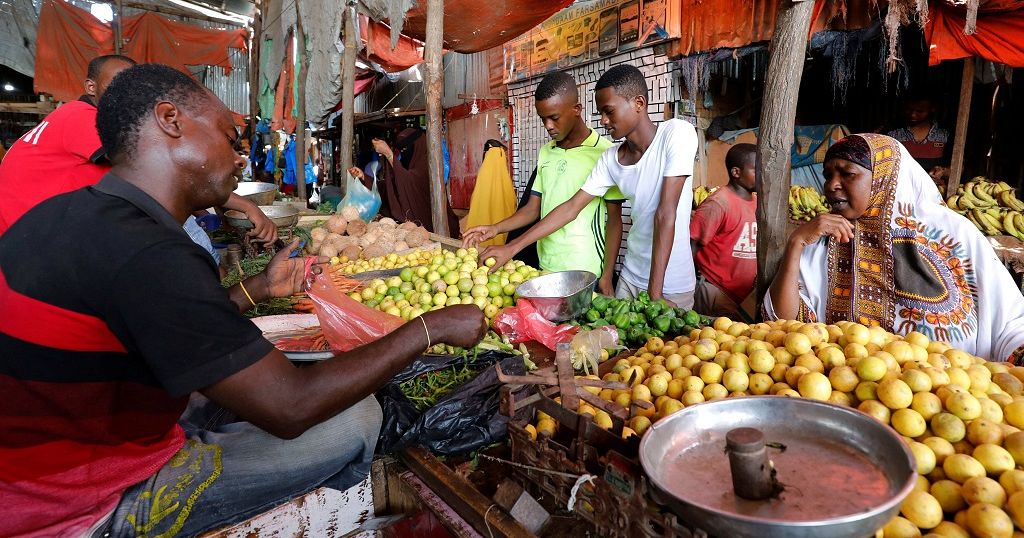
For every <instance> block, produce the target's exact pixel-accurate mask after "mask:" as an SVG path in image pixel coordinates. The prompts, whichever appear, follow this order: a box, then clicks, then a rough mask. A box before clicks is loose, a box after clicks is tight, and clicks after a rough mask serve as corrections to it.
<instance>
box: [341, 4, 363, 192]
mask: <svg viewBox="0 0 1024 538" xmlns="http://www.w3.org/2000/svg"><path fill="white" fill-rule="evenodd" d="M342 17H344V18H343V20H342V26H343V27H344V30H343V33H344V39H345V51H344V53H343V54H342V56H341V170H342V174H341V177H346V176H345V174H346V173H348V169H349V168H351V167H352V153H353V151H352V150H353V147H352V146H353V145H354V143H355V121H354V117H355V116H354V114H355V110H354V109H355V106H356V105H355V102H356V95H355V82H356V55H357V53H358V52H359V19H357V18H356V4H355V2H353V1H351V0H349V1H348V2H346V6H345V11H344V13H342ZM341 183H342V185H343V186H344V185H345V184H346V183H345V182H344V181H342V182H341ZM343 188H344V187H343Z"/></svg>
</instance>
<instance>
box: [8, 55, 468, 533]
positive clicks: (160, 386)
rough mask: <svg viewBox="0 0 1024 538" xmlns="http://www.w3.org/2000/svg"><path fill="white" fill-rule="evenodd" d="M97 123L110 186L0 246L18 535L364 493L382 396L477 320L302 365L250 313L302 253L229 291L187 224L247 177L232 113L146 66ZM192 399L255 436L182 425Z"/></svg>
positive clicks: (27, 222)
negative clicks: (358, 487) (378, 394)
mask: <svg viewBox="0 0 1024 538" xmlns="http://www.w3.org/2000/svg"><path fill="white" fill-rule="evenodd" d="M97 128H98V131H99V134H100V139H101V141H102V142H103V147H104V149H106V151H107V155H108V156H109V158H110V160H111V162H112V163H113V168H112V169H111V171H110V173H109V174H107V175H106V176H105V177H104V178H103V179H102V180H100V182H99V183H98V184H96V185H95V186H92V187H86V188H83V189H80V190H76V191H73V192H70V193H66V194H62V195H58V196H56V197H53V198H51V199H49V200H47V201H45V202H42V203H41V204H39V205H37V206H36V207H34V208H33V209H31V210H30V211H28V212H27V213H26V214H25V215H24V216H23V217H21V218H20V219H18V221H17V222H15V223H14V225H13V226H12V227H11V228H10V229H9V230H8V231H7V232H6V233H5V234H4V235H3V236H0V392H2V393H3V395H4V397H3V398H0V498H3V499H4V503H2V504H0V520H2V521H4V533H5V534H13V535H46V536H54V535H61V536H63V535H87V536H88V535H97V534H104V533H109V534H108V535H110V536H134V535H140V534H146V535H166V536H173V535H182V536H194V535H197V534H200V533H202V532H204V531H206V530H209V529H211V528H215V527H218V526H223V525H226V524H229V523H233V522H236V521H240V520H242V519H244V518H246V517H249V516H251V515H253V514H255V513H258V512H260V511H262V510H266V509H268V508H269V507H271V506H273V505H275V504H278V503H281V502H284V501H286V500H288V499H290V498H293V497H295V496H297V495H301V494H302V493H304V492H306V491H309V490H311V489H313V488H315V487H317V486H320V485H326V486H330V487H335V488H339V489H343V488H347V487H349V486H351V485H353V484H355V483H357V482H358V481H359V480H361V479H362V478H363V477H365V475H366V473H367V471H368V467H369V463H370V460H371V458H372V455H373V449H374V445H375V442H376V439H377V434H378V430H379V427H380V421H381V411H380V407H379V406H378V405H377V403H376V401H375V400H374V399H373V397H372V394H373V392H374V391H375V390H377V389H378V388H380V387H381V386H382V385H383V384H384V383H385V382H387V380H389V379H390V378H391V377H392V376H393V375H394V374H395V373H397V372H399V371H401V370H402V369H403V368H405V367H406V366H407V365H408V364H409V363H410V362H411V361H412V359H413V358H414V357H416V356H417V355H418V354H419V353H420V352H421V351H422V350H424V349H426V348H427V347H428V346H429V345H430V344H434V343H439V342H445V343H448V344H451V345H456V346H463V347H471V346H473V345H475V344H476V343H477V342H478V341H479V339H480V338H481V337H482V335H483V333H484V331H485V330H486V325H485V323H484V318H483V315H482V313H481V312H480V310H479V309H478V308H476V307H475V306H472V305H460V306H454V307H451V308H446V309H444V310H439V311H435V312H429V313H427V314H424V315H423V316H421V317H420V318H419V319H417V320H414V321H412V322H410V323H408V324H406V325H404V326H402V327H399V328H398V329H397V330H396V331H394V332H393V333H392V334H390V335H388V336H386V337H384V338H382V339H380V340H378V341H377V342H374V343H372V344H369V345H367V346H364V347H362V348H358V349H355V350H353V351H351V352H347V353H342V354H340V355H338V356H336V357H334V358H332V359H329V360H326V361H323V362H320V363H317V364H314V365H311V366H309V367H305V368H296V367H294V366H293V365H292V364H291V363H290V362H289V361H288V360H287V359H286V358H285V356H284V355H283V354H282V353H281V352H280V351H278V350H276V349H275V348H274V347H273V346H272V345H271V344H270V343H269V342H267V341H266V340H265V339H264V338H263V336H262V335H261V333H260V331H259V330H258V329H257V328H256V327H255V326H254V325H253V324H252V323H251V322H249V321H248V320H247V319H245V318H244V317H243V316H242V315H241V312H242V311H245V310H247V309H249V308H250V307H251V306H253V304H254V303H255V302H259V301H261V300H264V299H266V298H269V297H280V296H287V295H291V294H293V293H295V292H296V291H298V290H299V289H301V284H302V279H303V264H302V261H301V260H297V259H294V260H290V259H288V257H287V256H288V252H289V251H291V250H292V249H294V248H295V246H296V244H293V245H292V247H291V248H289V249H287V250H286V251H282V252H281V253H280V254H279V255H278V256H277V257H275V259H274V260H273V261H272V262H271V263H270V265H269V266H268V267H267V270H266V271H265V272H264V273H262V274H259V275H255V276H252V277H249V278H248V279H246V280H245V281H244V282H242V283H241V284H239V285H236V286H234V287H232V288H230V289H226V290H225V289H224V288H222V287H221V286H220V282H219V279H218V274H217V268H216V266H215V265H214V263H213V261H212V259H211V258H210V257H209V256H208V255H207V254H206V253H205V252H204V251H203V250H202V249H201V248H200V247H198V246H197V245H195V244H194V243H192V242H191V241H190V240H189V238H188V236H187V235H186V234H185V232H184V231H183V230H182V228H181V225H182V223H183V222H184V221H185V219H186V218H188V216H189V215H190V214H191V213H192V212H193V211H195V210H198V209H202V208H206V207H210V206H215V205H219V204H222V203H223V202H224V201H225V200H226V199H227V198H228V195H230V193H231V192H232V190H234V188H235V185H236V182H237V179H238V176H239V175H240V174H241V171H242V169H243V168H244V167H245V159H244V158H243V157H240V156H239V155H238V154H237V153H235V152H234V151H233V145H234V143H235V142H236V140H237V138H238V136H239V135H238V132H237V131H236V129H235V127H234V124H233V122H232V119H231V115H230V113H229V111H228V109H227V108H226V107H225V106H224V104H223V103H221V102H220V101H219V100H218V99H217V98H216V97H215V96H213V95H212V94H211V93H210V92H209V91H208V90H206V89H205V88H203V87H202V86H201V85H199V84H198V83H197V82H196V81H195V80H193V79H192V78H190V77H188V76H187V75H184V74H182V73H180V72H178V71H176V70H174V69H172V68H170V67H167V66H161V65H153V64H150V65H139V66H135V67H131V68H129V69H127V70H125V71H123V72H122V73H121V74H119V75H118V76H117V77H116V78H115V79H114V80H113V82H112V83H111V84H110V86H109V87H108V89H107V91H106V93H105V94H104V96H103V98H102V99H101V101H100V105H99V113H98V116H97ZM40 247H45V248H40ZM193 391H198V392H199V393H201V394H202V395H203V396H205V397H206V398H209V399H210V400H212V401H213V402H214V403H216V404H218V405H219V406H221V407H223V408H224V410H227V411H229V412H230V413H232V414H234V415H237V416H238V417H240V418H241V419H242V420H243V421H244V422H243V421H238V422H232V423H229V424H220V425H216V426H214V427H211V426H210V425H209V423H206V422H197V421H196V420H195V418H196V417H192V416H190V415H189V414H188V413H186V416H185V417H184V418H183V419H182V424H181V425H179V424H178V418H179V417H180V416H181V415H182V412H183V411H184V410H185V408H186V403H187V402H188V397H189V394H190V393H192V392H193Z"/></svg>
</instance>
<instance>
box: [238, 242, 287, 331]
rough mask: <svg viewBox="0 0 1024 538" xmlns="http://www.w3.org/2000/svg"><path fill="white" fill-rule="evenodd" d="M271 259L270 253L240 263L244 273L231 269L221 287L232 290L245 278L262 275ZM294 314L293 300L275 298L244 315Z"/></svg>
mask: <svg viewBox="0 0 1024 538" xmlns="http://www.w3.org/2000/svg"><path fill="white" fill-rule="evenodd" d="M271 257H272V256H271V255H270V253H269V252H268V253H264V254H260V255H259V256H255V257H252V258H245V259H243V260H242V261H241V262H239V265H240V266H241V267H242V272H239V271H238V267H231V268H230V269H228V274H227V276H225V277H224V280H221V282H220V284H221V286H224V287H225V288H230V287H231V286H234V285H235V284H238V283H239V282H241V281H242V280H244V279H245V278H248V277H250V276H252V275H255V274H258V273H260V272H261V271H263V270H264V269H266V267H267V265H268V264H270V258H271ZM243 273H244V276H243ZM294 313H295V309H294V307H293V305H292V300H291V299H289V298H288V297H274V298H273V299H270V300H267V301H263V302H260V303H256V306H254V307H252V308H250V309H249V310H248V311H247V312H245V313H244V315H245V316H246V317H249V318H256V317H259V316H274V315H278V314H294Z"/></svg>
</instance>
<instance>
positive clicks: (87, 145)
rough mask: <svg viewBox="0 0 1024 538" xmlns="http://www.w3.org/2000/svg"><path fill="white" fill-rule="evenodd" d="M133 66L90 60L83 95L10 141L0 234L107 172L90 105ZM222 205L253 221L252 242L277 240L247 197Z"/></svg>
mask: <svg viewBox="0 0 1024 538" xmlns="http://www.w3.org/2000/svg"><path fill="white" fill-rule="evenodd" d="M133 65H135V61H134V60H132V59H131V58H128V57H127V56H120V55H116V54H110V55H107V56H100V57H97V58H94V59H93V60H92V61H90V62H89V68H88V72H87V74H86V79H85V94H84V95H82V96H81V97H80V98H79V99H78V100H77V101H72V102H70V103H65V104H63V105H61V106H60V107H59V108H57V110H54V111H53V112H51V113H50V114H49V115H48V116H46V118H45V119H43V121H42V122H40V123H39V125H36V126H35V127H34V128H32V130H30V131H29V132H27V133H25V134H24V135H22V136H21V138H19V139H18V140H17V141H15V142H14V144H11V147H10V149H8V151H7V154H6V155H5V156H4V158H3V161H0V234H3V233H4V232H6V231H7V229H8V228H10V227H11V225H12V224H14V221H16V220H18V218H20V217H21V216H22V215H24V214H25V212H27V211H28V210H29V209H31V208H32V207H34V206H35V205H36V204H38V203H39V202H42V201H43V200H46V199H48V198H52V197H54V196H56V195H58V194H63V193H65V192H71V191H73V190H76V189H80V188H82V187H88V186H91V185H95V184H96V183H97V182H98V181H99V180H100V178H101V177H103V174H106V173H107V172H108V171H109V170H110V163H109V162H108V161H107V159H106V153H105V151H104V150H103V144H102V143H100V137H99V134H98V133H97V132H96V104H97V103H99V100H100V97H101V96H102V95H103V92H104V91H105V90H106V89H107V86H108V85H109V84H110V81H112V80H113V79H114V76H116V75H117V74H118V73H120V72H121V71H124V70H125V69H127V68H129V67H131V66H133ZM224 207H226V208H228V209H235V210H238V211H242V212H243V213H245V214H246V216H247V217H248V218H249V220H251V221H252V222H253V224H254V225H255V229H253V231H252V232H251V233H250V237H253V238H254V239H255V240H256V241H258V242H261V243H273V242H274V241H275V240H277V227H276V226H275V225H274V223H273V222H272V221H271V220H270V219H269V218H267V216H266V215H264V214H263V212H262V211H260V209H259V207H258V206H257V205H256V204H254V203H252V202H251V201H249V200H248V199H246V198H242V197H241V196H238V195H235V194H232V195H231V198H229V200H228V202H227V203H226V204H224ZM190 223H191V224H192V225H195V221H190ZM203 246H204V248H206V246H205V245H203Z"/></svg>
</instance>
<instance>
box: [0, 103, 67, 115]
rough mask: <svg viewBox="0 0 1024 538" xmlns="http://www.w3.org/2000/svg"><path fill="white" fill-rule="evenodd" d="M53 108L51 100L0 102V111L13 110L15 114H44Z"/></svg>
mask: <svg viewBox="0 0 1024 538" xmlns="http://www.w3.org/2000/svg"><path fill="white" fill-rule="evenodd" d="M55 108H56V107H55V106H53V102H52V101H40V102H32V103H0V112H14V113H16V114H39V115H43V116H45V115H46V114H49V113H50V112H53V111H54V109H55Z"/></svg>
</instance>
